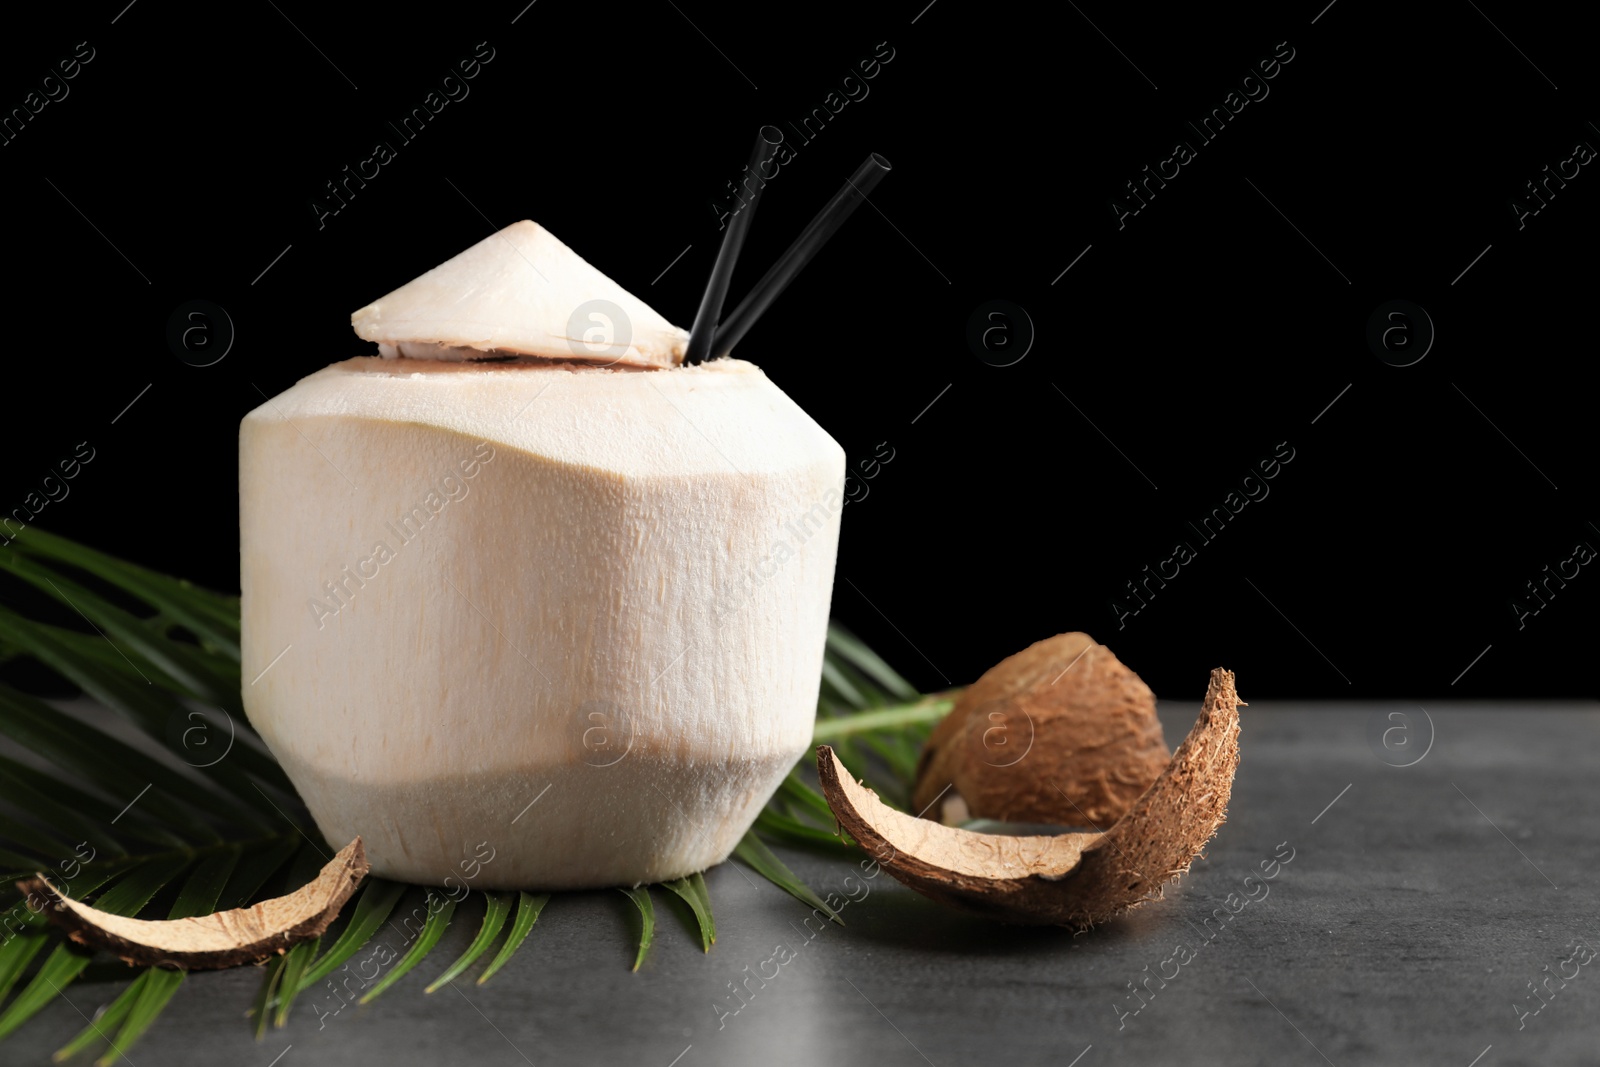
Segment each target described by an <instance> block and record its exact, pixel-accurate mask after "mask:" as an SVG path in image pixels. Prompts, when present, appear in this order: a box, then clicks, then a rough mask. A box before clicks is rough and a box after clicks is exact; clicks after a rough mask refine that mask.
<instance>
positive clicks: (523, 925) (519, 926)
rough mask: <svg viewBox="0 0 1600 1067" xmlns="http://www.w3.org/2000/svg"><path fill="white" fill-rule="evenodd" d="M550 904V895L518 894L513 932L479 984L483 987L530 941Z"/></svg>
mask: <svg viewBox="0 0 1600 1067" xmlns="http://www.w3.org/2000/svg"><path fill="white" fill-rule="evenodd" d="M548 903H550V894H549V893H518V894H517V917H516V918H515V919H513V920H512V921H511V932H510V933H509V934H507V935H506V943H505V944H504V945H501V946H500V952H499V954H498V955H496V956H495V958H494V959H493V960H492V961H491V962H490V964H489V966H487V967H485V968H484V970H483V973H482V974H480V975H478V984H479V985H482V984H483V983H485V982H487V981H488V980H489V979H491V978H493V977H494V975H495V972H496V971H498V970H499V969H500V968H502V967H504V966H505V965H506V963H507V962H508V961H509V960H510V959H511V957H512V956H513V955H515V954H516V951H517V949H519V948H521V947H522V943H523V942H524V941H526V940H527V939H528V935H529V934H530V933H532V932H533V924H534V923H536V922H538V921H539V913H540V912H542V911H544V906H545V905H546V904H548Z"/></svg>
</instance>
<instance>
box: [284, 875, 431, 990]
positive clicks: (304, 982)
mask: <svg viewBox="0 0 1600 1067" xmlns="http://www.w3.org/2000/svg"><path fill="white" fill-rule="evenodd" d="M405 891H406V886H405V883H404V882H391V881H389V880H388V879H385V878H373V879H370V880H369V881H368V882H367V885H366V888H365V889H363V890H362V891H361V899H360V900H358V901H356V910H355V913H354V914H353V915H351V916H350V921H349V922H348V923H346V924H345V928H344V932H343V933H341V934H340V935H339V939H338V940H337V941H335V942H334V943H333V947H332V948H330V949H329V950H328V951H327V952H325V953H324V954H323V955H322V957H321V958H320V959H318V960H317V961H316V963H314V964H313V965H312V966H311V968H310V969H309V970H307V971H306V973H305V976H304V977H303V978H301V979H300V988H299V990H298V992H302V993H303V992H305V991H306V990H307V989H309V988H310V987H311V986H314V985H316V984H317V983H318V982H321V981H324V980H325V979H326V978H327V977H328V975H330V974H332V973H333V972H334V971H337V970H338V969H339V968H340V967H342V966H344V964H345V963H346V962H348V961H349V959H350V957H352V956H354V955H355V954H356V953H357V952H360V951H361V948H362V946H363V945H365V944H366V943H367V942H368V941H371V940H372V935H373V934H375V933H377V932H378V930H379V929H380V928H381V927H382V926H383V924H384V923H386V922H388V921H389V914H390V913H391V912H393V911H394V906H395V905H396V904H398V903H400V898H401V896H403V895H404V894H405Z"/></svg>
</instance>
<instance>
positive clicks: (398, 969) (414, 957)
mask: <svg viewBox="0 0 1600 1067" xmlns="http://www.w3.org/2000/svg"><path fill="white" fill-rule="evenodd" d="M455 910H456V902H455V901H454V900H451V899H450V898H449V897H447V896H445V895H444V894H442V893H435V892H434V891H433V890H431V889H430V890H428V918H427V920H426V921H424V922H423V924H422V933H420V934H418V935H417V940H416V943H415V944H414V945H412V946H411V949H410V951H408V952H407V953H406V954H405V955H404V956H402V957H401V959H400V962H399V963H397V964H395V965H394V966H393V967H391V968H389V973H388V974H386V975H384V976H383V978H382V979H381V980H380V981H379V982H378V984H377V985H375V986H373V987H372V988H371V989H370V990H369V991H368V992H367V993H366V994H365V995H364V996H362V998H361V1003H363V1004H370V1003H372V1001H373V1000H375V999H376V998H377V997H378V996H379V995H380V994H382V993H383V992H384V991H385V990H386V989H388V988H389V987H390V986H392V985H394V984H395V983H396V982H398V981H400V979H402V978H404V977H405V976H406V975H407V974H409V973H410V972H411V969H412V968H413V967H415V966H416V965H417V964H419V963H421V962H422V961H423V960H424V959H426V958H427V956H428V953H430V952H432V951H433V946H435V945H437V944H438V943H439V939H440V938H441V937H443V936H444V932H445V929H446V927H448V926H449V925H450V916H451V915H453V914H454V913H455Z"/></svg>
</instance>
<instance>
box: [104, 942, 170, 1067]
mask: <svg viewBox="0 0 1600 1067" xmlns="http://www.w3.org/2000/svg"><path fill="white" fill-rule="evenodd" d="M140 977H141V978H143V979H144V982H143V985H141V986H140V988H139V992H138V996H137V997H136V998H135V999H134V1001H133V1004H132V1005H131V1006H130V1007H129V1009H128V1011H127V1015H126V1018H125V1019H124V1020H123V1022H122V1029H120V1030H118V1031H117V1036H116V1038H115V1039H114V1040H113V1041H112V1042H111V1048H110V1049H109V1050H108V1051H107V1052H106V1053H105V1055H103V1056H101V1057H100V1058H99V1059H98V1060H95V1061H94V1062H95V1067H111V1065H112V1064H113V1063H115V1062H116V1061H117V1060H118V1059H120V1058H121V1057H122V1055H123V1050H124V1049H127V1048H130V1047H132V1045H133V1043H134V1042H135V1041H137V1040H139V1038H140V1037H141V1036H142V1035H143V1034H144V1032H145V1031H146V1030H148V1029H150V1024H151V1023H153V1022H155V1021H156V1016H158V1015H160V1014H161V1010H162V1009H163V1008H165V1007H166V1006H167V1002H168V1001H170V1000H171V999H172V996H173V994H174V993H176V992H177V991H178V987H179V986H180V985H182V984H183V979H184V972H182V971H172V970H168V969H166V968H164V967H152V968H150V969H149V970H148V971H145V972H144V974H143V975H141V976H140ZM135 984H138V983H135Z"/></svg>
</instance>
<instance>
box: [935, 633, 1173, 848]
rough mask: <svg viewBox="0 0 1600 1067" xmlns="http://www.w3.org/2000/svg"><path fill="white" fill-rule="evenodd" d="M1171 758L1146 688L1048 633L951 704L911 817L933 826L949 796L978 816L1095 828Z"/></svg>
mask: <svg viewBox="0 0 1600 1067" xmlns="http://www.w3.org/2000/svg"><path fill="white" fill-rule="evenodd" d="M1171 759H1172V753H1171V752H1169V751H1168V749H1167V745H1166V741H1165V740H1164V739H1163V737H1162V734H1161V721H1160V720H1159V719H1157V718H1156V698H1155V694H1154V693H1152V692H1151V691H1150V687H1149V686H1147V685H1145V684H1144V682H1143V681H1141V680H1140V678H1139V676H1138V675H1137V674H1135V673H1133V671H1131V670H1129V669H1128V668H1127V667H1125V666H1123V664H1122V662H1121V661H1120V660H1118V659H1117V657H1116V656H1115V655H1113V654H1112V652H1111V650H1110V649H1108V648H1106V646H1104V645H1101V644H1096V643H1095V641H1094V639H1093V638H1091V637H1090V636H1089V635H1088V634H1084V633H1066V634H1058V635H1057V636H1055V637H1050V638H1046V639H1045V640H1043V641H1039V642H1037V643H1035V644H1033V645H1030V646H1029V647H1027V648H1025V649H1023V650H1022V651H1021V652H1018V653H1016V654H1015V655H1013V656H1008V657H1006V658H1005V659H1003V660H1001V661H1000V662H999V663H997V664H995V665H994V666H993V667H991V668H990V669H989V670H988V671H986V672H985V673H984V675H983V677H982V678H979V679H978V680H977V681H976V682H974V683H973V684H972V685H971V686H969V687H968V688H967V690H966V691H965V692H964V693H963V694H962V695H961V697H960V699H959V700H957V702H956V706H955V708H954V709H952V710H951V712H950V714H949V716H947V717H946V718H945V719H944V720H943V721H942V722H940V723H939V725H938V726H937V727H935V728H934V731H933V733H932V735H931V736H930V737H929V738H928V743H927V745H926V746H925V747H924V748H923V750H922V756H921V759H920V760H919V761H918V765H917V779H916V785H915V788H914V790H913V795H912V802H913V810H915V811H917V812H920V813H922V814H923V815H924V817H926V818H930V819H936V820H937V819H940V818H941V816H942V815H943V813H944V811H945V809H946V805H950V804H951V802H952V798H959V800H960V801H963V802H964V803H965V809H966V811H967V812H968V813H970V814H971V815H972V816H974V817H977V818H985V819H1002V820H1005V821H1008V822H1034V823H1055V824H1057V825H1062V826H1087V827H1091V828H1094V829H1105V828H1106V827H1108V826H1110V825H1111V824H1112V823H1113V822H1115V821H1116V820H1117V819H1119V818H1121V817H1122V815H1123V814H1124V813H1125V812H1126V811H1127V810H1128V809H1129V808H1130V807H1132V805H1133V803H1134V802H1135V801H1136V800H1138V799H1139V797H1140V796H1142V795H1143V794H1144V792H1145V790H1147V789H1149V788H1150V785H1151V784H1152V783H1153V782H1154V781H1155V780H1156V778H1157V777H1158V776H1159V775H1160V774H1161V772H1162V771H1163V770H1165V769H1166V767H1167V764H1168V763H1169V762H1170V761H1171ZM936 800H937V801H939V803H937V804H936V803H935V801H936ZM953 807H954V810H955V811H957V812H959V811H960V810H961V808H960V805H954V806H953Z"/></svg>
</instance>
